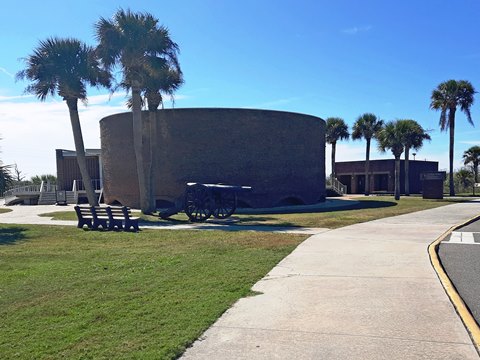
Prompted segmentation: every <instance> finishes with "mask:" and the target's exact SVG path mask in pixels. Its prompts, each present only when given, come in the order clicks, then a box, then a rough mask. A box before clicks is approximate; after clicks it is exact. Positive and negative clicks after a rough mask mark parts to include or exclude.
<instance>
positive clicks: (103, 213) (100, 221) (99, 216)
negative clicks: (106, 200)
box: [90, 206, 109, 230]
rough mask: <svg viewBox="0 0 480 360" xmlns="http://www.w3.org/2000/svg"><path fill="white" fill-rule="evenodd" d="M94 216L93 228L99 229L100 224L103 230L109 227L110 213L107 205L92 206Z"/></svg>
mask: <svg viewBox="0 0 480 360" xmlns="http://www.w3.org/2000/svg"><path fill="white" fill-rule="evenodd" d="M90 211H91V213H92V217H93V223H92V228H93V229H95V230H97V229H98V228H99V227H100V226H101V227H102V229H103V230H106V229H107V228H109V227H108V219H109V216H108V213H107V208H106V207H100V206H92V207H91V208H90Z"/></svg>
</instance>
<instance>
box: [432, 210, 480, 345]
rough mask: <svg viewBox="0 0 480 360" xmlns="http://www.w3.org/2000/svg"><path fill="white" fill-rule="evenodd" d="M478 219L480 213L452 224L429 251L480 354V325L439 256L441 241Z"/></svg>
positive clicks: (439, 275) (438, 274) (441, 279)
mask: <svg viewBox="0 0 480 360" xmlns="http://www.w3.org/2000/svg"><path fill="white" fill-rule="evenodd" d="M478 219H480V215H476V216H474V217H473V218H471V219H469V220H467V221H465V222H463V223H461V224H457V225H454V226H452V227H451V228H450V229H448V230H447V231H446V232H445V233H443V234H442V235H441V236H440V237H439V238H438V239H437V240H435V241H434V242H432V243H431V244H430V245H429V246H428V253H429V255H430V262H431V263H432V266H433V268H434V270H435V272H436V273H437V276H438V278H439V279H440V282H441V283H442V286H443V288H444V289H445V292H446V293H447V295H448V297H449V298H450V301H451V302H452V304H453V306H454V307H455V310H456V311H457V313H458V315H459V316H460V318H461V319H462V322H463V324H464V325H465V327H466V328H467V331H468V333H469V335H470V337H471V338H472V342H473V345H474V346H475V348H476V349H477V352H478V353H479V354H480V327H479V325H478V324H477V322H476V321H475V319H474V318H473V316H472V314H471V313H470V310H468V307H467V305H465V302H464V301H463V299H462V298H461V297H460V295H459V294H458V292H457V290H456V289H455V286H454V285H453V283H452V281H451V280H450V278H449V277H448V275H447V273H446V272H445V269H444V268H443V266H442V263H441V262H440V259H439V257H438V247H439V245H440V243H441V242H442V241H443V240H444V239H445V238H446V237H447V236H448V235H450V234H451V233H452V231H454V230H456V229H458V228H460V227H462V226H465V225H468V224H470V223H472V222H474V221H476V220H478Z"/></svg>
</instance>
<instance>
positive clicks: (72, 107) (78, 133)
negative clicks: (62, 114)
mask: <svg viewBox="0 0 480 360" xmlns="http://www.w3.org/2000/svg"><path fill="white" fill-rule="evenodd" d="M65 100H66V102H67V106H68V111H69V113H70V123H71V124H72V132H73V141H74V142H75V151H76V153H77V163H78V167H79V169H80V174H81V175H82V181H83V185H84V187H85V191H86V192H87V198H88V203H89V204H90V206H97V205H98V199H97V197H96V196H95V190H94V189H93V186H92V180H91V178H90V174H89V173H88V168H87V159H86V158H85V146H84V144H83V136H82V127H81V126H80V117H79V116H78V107H77V102H78V99H65Z"/></svg>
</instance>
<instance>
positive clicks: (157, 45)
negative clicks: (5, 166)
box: [95, 9, 180, 213]
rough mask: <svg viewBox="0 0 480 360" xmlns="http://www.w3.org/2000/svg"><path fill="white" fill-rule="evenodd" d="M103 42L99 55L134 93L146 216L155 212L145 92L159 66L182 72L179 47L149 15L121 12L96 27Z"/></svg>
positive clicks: (142, 204)
mask: <svg viewBox="0 0 480 360" xmlns="http://www.w3.org/2000/svg"><path fill="white" fill-rule="evenodd" d="M95 29H96V36H97V40H98V41H99V45H98V47H97V53H98V55H99V56H100V58H101V60H102V63H103V64H104V65H105V67H106V68H107V69H108V70H112V69H113V68H114V67H115V66H116V65H119V66H120V68H121V69H122V72H123V79H122V82H121V84H123V85H124V87H125V88H127V89H131V92H132V121H133V143H134V151H135V158H136V163H137V177H138V185H139V195H140V207H141V210H142V212H144V213H150V212H151V210H152V209H151V199H150V196H151V189H150V188H149V181H148V180H147V178H149V176H148V175H147V171H146V170H147V168H146V166H145V161H144V153H145V147H146V144H147V143H148V142H149V134H148V130H147V127H146V126H144V124H143V119H142V105H141V103H142V101H141V92H142V89H143V88H145V82H146V79H147V78H148V77H149V76H155V73H156V67H154V66H152V64H153V63H155V62H157V63H160V64H166V65H168V66H169V67H171V68H174V69H180V66H179V63H178V59H177V54H178V51H179V48H178V45H177V44H176V43H174V42H173V41H172V39H171V38H170V34H169V32H168V29H167V28H166V27H164V26H160V25H159V24H158V20H157V19H156V18H155V17H154V16H153V15H151V14H149V13H133V12H131V11H130V10H123V9H120V10H118V11H117V12H116V13H115V14H114V16H113V19H112V20H107V19H105V18H100V20H99V21H98V22H97V23H96V24H95Z"/></svg>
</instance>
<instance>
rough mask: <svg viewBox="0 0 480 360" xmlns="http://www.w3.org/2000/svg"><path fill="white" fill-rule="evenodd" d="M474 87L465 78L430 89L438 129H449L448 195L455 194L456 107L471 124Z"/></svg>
mask: <svg viewBox="0 0 480 360" xmlns="http://www.w3.org/2000/svg"><path fill="white" fill-rule="evenodd" d="M474 94H475V89H474V87H473V85H472V84H471V83H470V82H469V81H466V80H459V81H457V80H448V81H445V82H442V83H441V84H440V85H438V86H437V88H436V89H435V90H433V91H432V96H431V100H432V101H431V103H430V108H431V109H433V110H440V121H439V124H440V130H441V131H446V130H447V128H448V129H449V130H450V149H449V157H450V173H449V186H450V196H454V195H455V186H454V182H453V180H454V179H453V158H454V141H455V112H456V111H457V107H460V110H461V111H463V112H464V113H465V115H466V116H467V120H468V122H469V123H470V124H472V125H473V120H472V115H471V113H470V108H471V107H472V105H473V102H474V97H473V96H474Z"/></svg>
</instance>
